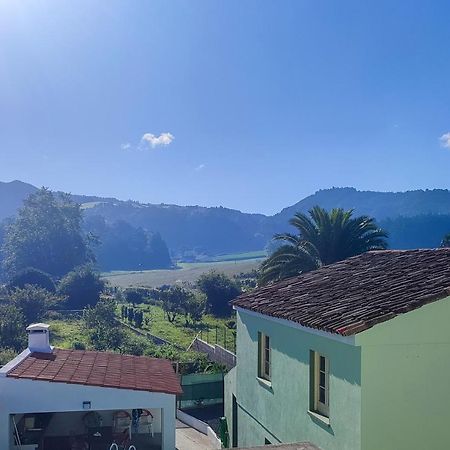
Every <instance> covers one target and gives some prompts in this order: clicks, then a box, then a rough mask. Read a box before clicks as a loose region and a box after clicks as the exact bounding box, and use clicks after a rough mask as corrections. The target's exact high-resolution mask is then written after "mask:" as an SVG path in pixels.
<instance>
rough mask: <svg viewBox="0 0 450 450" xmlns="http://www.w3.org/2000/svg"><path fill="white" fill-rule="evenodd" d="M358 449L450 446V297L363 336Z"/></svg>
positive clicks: (417, 449)
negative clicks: (360, 417) (360, 427)
mask: <svg viewBox="0 0 450 450" xmlns="http://www.w3.org/2000/svg"><path fill="white" fill-rule="evenodd" d="M357 342H358V343H359V344H361V345H362V384H363V390H362V423H363V426H362V449H363V450H380V449H383V450H399V449H407V450H424V449H426V450H440V449H443V448H449V445H450V444H449V443H450V426H449V423H450V410H449V404H450V381H449V380H450V297H449V298H447V299H445V300H441V301H438V302H434V303H431V304H429V305H426V306H423V307H422V308H419V309H417V310H415V311H411V312H409V313H407V314H404V315H401V316H398V317H396V318H394V319H392V320H390V321H388V322H385V323H382V324H379V325H377V326H376V327H374V328H372V329H370V330H368V331H366V332H364V333H361V334H360V335H358V337H357Z"/></svg>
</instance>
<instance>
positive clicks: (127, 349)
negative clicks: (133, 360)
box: [120, 335, 148, 356]
mask: <svg viewBox="0 0 450 450" xmlns="http://www.w3.org/2000/svg"><path fill="white" fill-rule="evenodd" d="M147 347H148V341H147V340H146V339H145V338H143V337H137V336H133V335H129V336H127V337H126V339H125V340H124V342H123V344H122V346H121V348H120V353H125V354H127V355H135V356H142V355H143V354H144V352H145V351H146V350H147Z"/></svg>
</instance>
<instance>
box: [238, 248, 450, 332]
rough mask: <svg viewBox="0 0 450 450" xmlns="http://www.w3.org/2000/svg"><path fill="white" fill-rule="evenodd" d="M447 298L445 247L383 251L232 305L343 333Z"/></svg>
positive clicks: (449, 270)
mask: <svg viewBox="0 0 450 450" xmlns="http://www.w3.org/2000/svg"><path fill="white" fill-rule="evenodd" d="M448 296H450V248H446V249H444V248H442V249H429V250H383V251H374V252H367V253H363V254H362V255H358V256H354V257H352V258H348V259H346V260H344V261H340V262H337V263H335V264H331V265H329V266H324V267H322V268H320V269H317V270H314V271H312V272H308V273H305V274H302V275H299V276H297V277H292V278H289V279H287V280H284V281H280V282H278V283H275V284H273V285H269V286H266V287H262V288H258V289H255V290H254V291H252V292H249V293H246V294H243V295H241V296H239V297H238V298H237V299H236V300H235V301H234V302H233V305H234V306H237V307H240V308H244V309H247V310H250V311H255V312H258V313H261V314H265V315H267V316H271V317H276V318H280V319H286V320H290V321H293V322H296V323H299V324H300V325H303V326H306V327H310V328H315V329H319V330H323V331H328V332H331V333H336V334H340V335H344V336H349V335H354V334H356V333H360V332H362V331H364V330H367V329H369V328H371V327H372V326H374V325H375V324H377V323H380V322H385V321H387V320H390V319H392V318H393V317H395V316H397V315H399V314H403V313H406V312H408V311H411V310H414V309H417V308H420V307H421V306H423V305H425V304H427V303H430V302H434V301H436V300H440V299H443V298H445V297H448ZM449 301H450V300H449Z"/></svg>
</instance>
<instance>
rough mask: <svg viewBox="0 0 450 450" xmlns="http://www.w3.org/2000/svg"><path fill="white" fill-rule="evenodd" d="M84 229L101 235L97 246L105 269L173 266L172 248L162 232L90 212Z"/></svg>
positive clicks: (95, 251) (98, 261) (98, 262)
mask: <svg viewBox="0 0 450 450" xmlns="http://www.w3.org/2000/svg"><path fill="white" fill-rule="evenodd" d="M84 229H85V231H86V232H88V233H89V234H92V235H94V236H96V237H97V239H98V241H99V242H98V245H96V246H95V247H94V253H95V256H96V259H97V264H98V266H99V267H100V268H101V270H112V269H122V270H129V269H138V268H142V269H156V268H164V269H165V268H170V267H172V261H171V259H170V255H169V249H168V248H167V245H166V243H165V241H164V240H163V239H162V237H161V235H160V234H159V233H150V232H149V231H147V230H144V229H143V228H141V227H135V226H133V225H131V224H130V223H129V222H128V221H125V220H116V221H114V222H112V223H109V222H107V221H106V220H105V218H104V217H102V216H99V215H98V216H88V217H87V218H86V220H85V223H84Z"/></svg>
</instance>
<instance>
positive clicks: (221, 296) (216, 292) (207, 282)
mask: <svg viewBox="0 0 450 450" xmlns="http://www.w3.org/2000/svg"><path fill="white" fill-rule="evenodd" d="M197 286H198V288H199V289H200V291H202V292H203V293H204V294H205V295H206V298H207V302H208V308H209V310H210V311H211V312H212V313H213V314H214V315H216V316H229V315H230V314H231V312H232V308H231V306H230V301H231V300H233V299H235V298H236V297H237V296H238V295H239V294H240V293H241V291H240V289H239V287H238V285H237V284H236V283H235V282H234V281H233V280H231V279H230V278H229V277H227V276H226V275H225V274H223V273H219V272H216V271H215V270H211V271H210V272H208V273H205V274H203V275H201V276H200V277H199V279H198V280H197Z"/></svg>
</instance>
